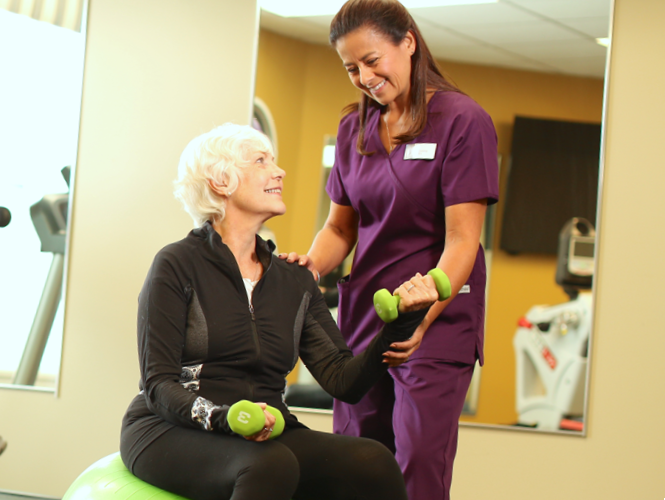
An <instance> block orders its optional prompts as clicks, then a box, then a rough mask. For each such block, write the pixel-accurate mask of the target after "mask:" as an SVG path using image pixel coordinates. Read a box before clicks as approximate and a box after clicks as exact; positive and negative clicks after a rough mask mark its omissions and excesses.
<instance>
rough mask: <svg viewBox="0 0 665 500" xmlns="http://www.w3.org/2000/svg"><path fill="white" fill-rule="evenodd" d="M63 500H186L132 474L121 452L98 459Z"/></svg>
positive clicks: (75, 482) (70, 488)
mask: <svg viewBox="0 0 665 500" xmlns="http://www.w3.org/2000/svg"><path fill="white" fill-rule="evenodd" d="M62 500H187V499H186V498H185V497H181V496H180V495H176V494H175V493H169V492H168V491H164V490H162V489H160V488H157V487H156V486H153V485H152V484H148V483H146V482H145V481H141V480H140V479H139V478H138V477H136V476H135V475H133V474H132V473H131V472H129V470H127V467H125V464H123V463H122V459H121V458H120V452H117V453H113V454H112V455H109V456H107V457H104V458H102V459H101V460H98V461H97V462H95V463H94V464H92V465H91V466H90V467H88V468H87V469H86V470H84V471H83V473H82V474H81V475H80V476H79V477H77V478H76V480H75V481H74V482H73V483H72V485H71V486H70V487H69V489H68V490H67V492H66V493H65V496H64V497H62Z"/></svg>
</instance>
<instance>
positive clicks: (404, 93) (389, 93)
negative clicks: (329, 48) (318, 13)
mask: <svg viewBox="0 0 665 500" xmlns="http://www.w3.org/2000/svg"><path fill="white" fill-rule="evenodd" d="M335 48H336V49H337V53H338V54H339V57H340V58H341V59H342V63H343V64H344V67H345V68H346V70H347V72H348V74H349V78H350V79H351V82H352V83H353V85H355V86H356V87H358V88H359V89H360V90H362V91H363V92H364V93H365V94H367V95H368V96H369V97H371V98H372V99H374V100H375V101H376V102H378V103H379V104H382V105H388V104H391V103H393V102H395V101H402V102H405V103H406V102H408V97H409V93H410V91H411V56H412V55H413V52H414V50H415V48H416V41H415V38H414V36H413V34H412V33H411V32H408V33H407V35H406V36H405V37H404V39H403V40H402V41H401V42H400V43H399V44H398V45H395V44H394V43H392V41H391V40H390V39H389V38H388V37H386V36H385V35H383V34H382V33H379V32H378V31H376V30H374V29H373V28H371V27H369V26H364V27H361V28H358V29H357V30H355V31H352V32H351V33H349V34H348V35H345V36H343V37H342V38H340V39H339V40H338V41H337V44H336V46H335Z"/></svg>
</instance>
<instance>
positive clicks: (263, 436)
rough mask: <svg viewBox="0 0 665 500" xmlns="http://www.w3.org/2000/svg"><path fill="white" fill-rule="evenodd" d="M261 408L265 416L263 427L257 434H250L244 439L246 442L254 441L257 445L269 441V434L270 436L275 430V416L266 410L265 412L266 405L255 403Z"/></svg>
mask: <svg viewBox="0 0 665 500" xmlns="http://www.w3.org/2000/svg"><path fill="white" fill-rule="evenodd" d="M256 404H257V405H259V406H260V407H261V409H262V410H263V413H264V415H265V416H266V424H265V425H264V426H263V429H261V430H260V431H259V432H257V433H256V434H252V435H251V436H245V439H246V440H247V441H255V442H257V443H260V442H262V441H268V439H270V434H272V431H273V429H274V428H275V421H276V418H275V415H273V414H272V413H270V412H269V411H268V410H266V403H256Z"/></svg>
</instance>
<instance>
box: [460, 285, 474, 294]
mask: <svg viewBox="0 0 665 500" xmlns="http://www.w3.org/2000/svg"><path fill="white" fill-rule="evenodd" d="M457 293H471V285H464V286H463V287H462V288H460V289H459V292H457Z"/></svg>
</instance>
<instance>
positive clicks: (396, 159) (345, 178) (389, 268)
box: [326, 92, 499, 364]
mask: <svg viewBox="0 0 665 500" xmlns="http://www.w3.org/2000/svg"><path fill="white" fill-rule="evenodd" d="M379 125H380V108H379V107H378V106H369V107H368V113H367V125H366V130H365V141H366V147H365V149H366V150H367V151H375V153H374V154H373V155H372V156H362V155H360V154H358V152H357V151H356V140H357V137H358V129H359V124H358V113H357V112H354V113H350V114H349V115H347V116H345V117H344V118H343V119H342V121H341V123H340V125H339V131H338V134H337V145H336V148H335V165H334V167H333V169H332V172H331V174H330V178H329V180H328V185H327V187H326V190H327V192H328V194H329V195H330V198H331V200H332V201H333V202H335V203H337V204H338V205H346V206H352V207H353V208H354V210H355V211H356V212H357V213H358V216H359V227H358V245H357V247H356V251H355V255H354V259H353V267H352V271H351V274H350V275H349V276H348V277H345V278H343V279H342V280H340V283H339V291H340V301H339V323H340V329H341V331H342V333H343V334H344V336H345V338H346V341H347V342H348V344H349V346H350V347H351V349H352V350H353V352H354V353H358V352H360V351H362V350H363V349H365V348H366V347H367V345H368V344H369V342H370V341H371V339H372V338H373V337H374V336H375V335H376V332H377V331H378V330H379V329H380V327H381V324H382V323H381V320H380V319H379V318H378V317H377V315H376V313H375V312H374V307H373V304H372V297H373V295H374V292H375V291H376V290H379V289H381V288H387V289H388V290H390V291H392V290H394V289H395V288H397V287H398V286H399V285H400V284H401V283H403V282H404V281H406V280H408V279H409V278H411V277H412V276H413V275H414V274H415V273H416V272H420V273H422V274H425V273H426V272H427V271H429V270H430V269H432V268H433V267H435V266H436V264H437V262H438V261H439V259H440V257H441V254H442V253H443V249H444V246H445V236H446V224H445V214H444V210H445V207H447V206H450V205H456V204H459V203H465V202H471V201H475V200H480V199H485V198H486V199H487V202H488V204H492V203H496V201H497V200H498V195H499V181H498V172H499V167H498V162H497V139H496V132H495V130H494V125H493V124H492V120H491V118H490V117H489V115H488V114H487V113H486V112H485V111H484V110H483V109H482V108H481V107H480V106H479V105H478V104H477V103H476V102H475V101H474V100H473V99H471V98H470V97H468V96H465V95H463V94H460V93H457V92H437V93H436V94H434V96H433V97H432V98H431V99H430V101H429V103H428V114H427V125H426V127H425V129H424V131H423V132H422V133H421V134H420V135H419V136H418V137H417V138H415V139H414V140H413V141H411V143H413V144H422V143H435V144H436V151H435V154H434V159H409V160H405V159H404V157H405V150H406V145H405V144H401V145H399V146H397V147H396V148H395V149H394V150H393V151H392V153H391V154H390V155H389V154H388V152H387V151H386V150H385V148H384V147H383V144H382V143H381V139H380V138H379V129H378V127H379ZM485 275H486V272H485V256H484V252H483V249H482V247H481V246H480V245H479V250H478V254H477V256H476V261H475V264H474V267H473V270H472V272H471V276H470V277H469V280H468V281H467V285H468V292H467V293H460V294H458V295H457V297H455V299H453V300H452V301H451V303H450V304H449V305H448V306H447V307H446V309H445V310H444V311H443V313H442V314H441V315H440V316H439V317H438V318H437V319H436V321H434V323H433V324H432V325H431V326H430V328H429V329H428V331H427V333H426V334H425V337H424V339H423V342H422V344H421V346H420V348H419V349H418V350H417V351H416V352H415V353H414V355H413V356H412V358H435V359H441V360H447V361H456V362H461V363H469V364H471V363H474V362H475V360H476V359H479V360H480V362H481V364H482V362H483V332H484V319H485V281H486V276H485Z"/></svg>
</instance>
